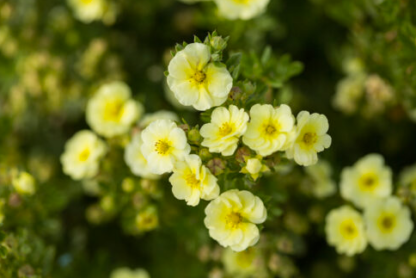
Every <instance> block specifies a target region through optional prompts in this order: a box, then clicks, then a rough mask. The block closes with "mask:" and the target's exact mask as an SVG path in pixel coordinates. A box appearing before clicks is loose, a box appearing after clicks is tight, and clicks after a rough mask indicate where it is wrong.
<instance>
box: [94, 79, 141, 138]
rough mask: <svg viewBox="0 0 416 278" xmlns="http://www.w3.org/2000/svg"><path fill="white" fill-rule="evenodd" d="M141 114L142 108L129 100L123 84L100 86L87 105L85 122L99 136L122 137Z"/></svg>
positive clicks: (129, 94)
mask: <svg viewBox="0 0 416 278" xmlns="http://www.w3.org/2000/svg"><path fill="white" fill-rule="evenodd" d="M142 113H143V106H142V105H141V104H139V103H138V102H136V101H134V100H133V99H131V91H130V88H129V87H128V86H127V85H126V84H125V83H123V82H112V83H109V84H105V85H103V86H101V87H100V88H99V89H98V91H97V93H96V94H95V96H93V97H92V98H91V99H90V101H89V102H88V104H87V122H88V124H89V125H90V126H91V128H92V129H93V130H94V131H95V132H97V133H98V134H99V135H102V136H104V137H113V136H117V135H123V134H125V133H127V132H128V131H129V130H130V127H131V126H132V124H133V123H134V122H135V121H136V120H137V119H138V118H139V117H140V116H141V114H142Z"/></svg>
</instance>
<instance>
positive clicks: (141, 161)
mask: <svg viewBox="0 0 416 278" xmlns="http://www.w3.org/2000/svg"><path fill="white" fill-rule="evenodd" d="M142 145H143V140H142V137H141V134H140V133H136V134H135V135H134V136H133V138H132V139H131V141H130V143H129V144H128V145H127V147H126V149H125V151H124V161H125V162H126V164H127V165H128V166H129V168H130V170H131V171H132V172H133V174H135V175H137V176H139V177H142V178H146V179H158V178H159V175H156V174H153V173H152V172H151V171H150V169H149V165H148V164H147V160H146V158H144V156H143V153H142V150H141V147H142Z"/></svg>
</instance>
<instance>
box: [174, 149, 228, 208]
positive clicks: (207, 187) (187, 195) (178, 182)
mask: <svg viewBox="0 0 416 278" xmlns="http://www.w3.org/2000/svg"><path fill="white" fill-rule="evenodd" d="M169 181H170V183H171V184H172V192H173V195H174V196H175V197H176V198H178V199H179V200H185V201H186V203H187V204H188V205H189V206H196V205H198V204H199V201H200V199H204V200H208V201H209V200H212V199H215V198H217V197H218V194H219V193H220V187H219V186H218V184H217V178H216V177H215V176H214V175H212V174H211V172H210V171H209V170H208V168H206V167H205V166H204V165H202V161H201V159H200V158H199V156H197V155H195V154H191V155H189V156H187V157H186V158H185V160H184V161H178V162H176V163H175V169H174V170H173V174H172V176H171V177H170V178H169Z"/></svg>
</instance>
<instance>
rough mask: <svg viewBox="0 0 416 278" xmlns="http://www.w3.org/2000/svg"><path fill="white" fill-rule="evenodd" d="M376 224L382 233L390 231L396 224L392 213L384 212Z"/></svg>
mask: <svg viewBox="0 0 416 278" xmlns="http://www.w3.org/2000/svg"><path fill="white" fill-rule="evenodd" d="M378 226H379V228H380V230H381V231H382V232H384V233H390V232H391V231H392V230H393V229H394V227H395V226H396V219H395V217H394V215H391V214H384V215H382V216H381V217H380V218H379V220H378Z"/></svg>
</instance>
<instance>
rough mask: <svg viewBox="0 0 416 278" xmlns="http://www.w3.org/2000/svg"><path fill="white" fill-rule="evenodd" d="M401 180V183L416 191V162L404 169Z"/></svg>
mask: <svg viewBox="0 0 416 278" xmlns="http://www.w3.org/2000/svg"><path fill="white" fill-rule="evenodd" d="M399 181H400V184H401V185H403V186H409V187H411V188H412V189H414V190H415V191H416V164H415V165H412V166H409V167H407V168H405V169H403V171H402V172H401V173H400V178H399Z"/></svg>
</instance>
